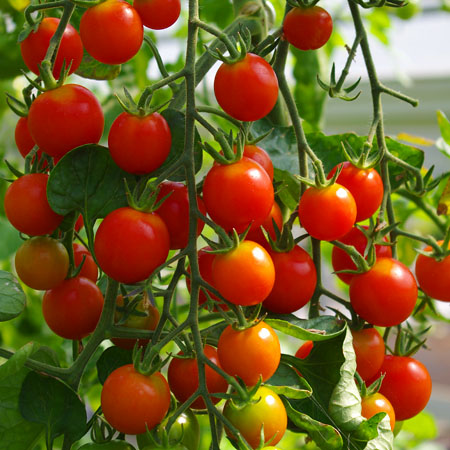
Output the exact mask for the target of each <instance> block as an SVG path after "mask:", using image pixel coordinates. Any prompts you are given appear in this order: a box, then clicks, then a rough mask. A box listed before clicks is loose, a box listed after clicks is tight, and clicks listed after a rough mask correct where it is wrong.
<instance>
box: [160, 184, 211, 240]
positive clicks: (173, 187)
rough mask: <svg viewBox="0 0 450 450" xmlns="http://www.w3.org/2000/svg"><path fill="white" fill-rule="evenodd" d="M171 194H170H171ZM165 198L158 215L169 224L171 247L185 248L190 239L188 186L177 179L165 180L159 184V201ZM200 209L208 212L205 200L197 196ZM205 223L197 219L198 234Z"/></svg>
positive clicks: (204, 212)
mask: <svg viewBox="0 0 450 450" xmlns="http://www.w3.org/2000/svg"><path fill="white" fill-rule="evenodd" d="M169 194H170V195H169ZM167 195H169V197H167V198H166V199H165V200H164V203H163V204H162V205H161V206H160V207H159V208H158V209H157V210H156V212H157V213H158V215H159V216H160V217H161V219H162V220H164V223H165V224H166V225H167V229H168V230H169V235H170V248H171V249H179V248H184V247H186V246H187V244H188V240H189V197H188V190H187V187H186V186H185V185H184V184H183V183H178V182H176V181H164V182H163V183H161V184H160V185H159V192H158V198H157V201H160V200H162V199H163V198H164V197H166V196H167ZM197 205H198V208H199V210H200V211H201V212H202V213H203V214H206V209H205V204H204V203H203V200H202V199H201V198H200V197H199V196H197ZM204 226H205V223H204V222H203V221H201V220H200V219H197V236H199V235H200V233H201V232H202V230H203V227H204Z"/></svg>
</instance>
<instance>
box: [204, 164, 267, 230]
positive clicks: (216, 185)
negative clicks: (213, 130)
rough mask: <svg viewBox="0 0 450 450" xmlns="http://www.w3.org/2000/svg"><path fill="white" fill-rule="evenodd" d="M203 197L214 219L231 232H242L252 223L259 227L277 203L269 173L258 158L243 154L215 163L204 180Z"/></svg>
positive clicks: (207, 209)
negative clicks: (235, 159) (232, 160)
mask: <svg viewBox="0 0 450 450" xmlns="http://www.w3.org/2000/svg"><path fill="white" fill-rule="evenodd" d="M203 200H204V202H205V207H206V211H207V212H208V214H209V215H210V217H211V219H212V220H213V221H214V222H216V223H217V224H219V225H220V226H221V227H223V228H225V230H227V231H231V230H232V229H233V228H235V229H236V231H237V232H238V233H242V232H243V231H245V229H246V228H247V227H248V226H249V225H250V224H251V223H252V224H254V226H259V225H261V224H262V223H263V221H264V220H265V219H266V218H267V216H268V215H269V213H270V210H271V209H272V206H273V202H274V193H273V186H272V183H271V181H270V177H269V175H267V172H266V171H265V170H264V169H263V168H262V167H261V166H260V165H259V164H258V163H256V162H255V161H252V160H251V159H248V158H246V157H243V158H242V159H241V160H240V161H238V162H235V163H232V164H229V165H222V164H215V165H214V166H213V167H212V168H211V169H210V171H209V172H208V173H207V175H206V177H205V180H204V183H203Z"/></svg>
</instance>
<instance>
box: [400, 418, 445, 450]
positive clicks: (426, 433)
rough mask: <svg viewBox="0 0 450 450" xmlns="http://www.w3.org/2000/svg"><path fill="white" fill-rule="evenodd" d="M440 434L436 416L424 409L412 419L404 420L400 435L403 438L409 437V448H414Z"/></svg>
mask: <svg viewBox="0 0 450 450" xmlns="http://www.w3.org/2000/svg"><path fill="white" fill-rule="evenodd" d="M437 436H438V427H437V425H436V420H435V419H434V417H433V416H432V415H431V414H430V413H428V412H426V411H422V412H421V413H419V414H417V416H414V417H413V418H411V419H408V420H405V421H404V422H403V427H402V429H401V432H400V435H399V436H398V438H399V439H400V437H401V438H402V441H403V440H406V439H408V448H414V447H416V446H418V445H419V444H420V443H421V442H423V441H425V440H433V439H436V437H437Z"/></svg>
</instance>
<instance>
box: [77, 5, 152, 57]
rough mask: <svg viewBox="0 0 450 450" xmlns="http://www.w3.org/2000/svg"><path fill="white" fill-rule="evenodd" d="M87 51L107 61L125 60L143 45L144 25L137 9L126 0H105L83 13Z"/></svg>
mask: <svg viewBox="0 0 450 450" xmlns="http://www.w3.org/2000/svg"><path fill="white" fill-rule="evenodd" d="M80 36H81V41H82V42H83V45H84V48H85V49H86V51H87V52H88V53H89V54H90V55H91V56H92V57H93V58H95V59H96V60H97V61H100V62H102V63H104V64H123V63H125V62H127V61H128V60H130V59H131V58H132V57H133V56H134V55H135V54H136V53H137V52H138V51H139V49H140V48H141V45H142V41H143V39H144V27H143V26H142V21H141V18H140V17H139V14H138V13H137V11H136V10H135V9H134V8H133V7H132V6H131V5H130V4H129V3H127V2H126V1H124V0H106V1H105V2H102V3H99V4H98V5H96V6H92V7H91V8H89V9H88V10H87V11H86V12H85V13H84V14H83V16H82V17H81V22H80Z"/></svg>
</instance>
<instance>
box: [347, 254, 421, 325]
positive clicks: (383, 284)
mask: <svg viewBox="0 0 450 450" xmlns="http://www.w3.org/2000/svg"><path fill="white" fill-rule="evenodd" d="M416 300H417V284H416V280H415V279H414V276H413V274H412V273H411V272H410V270H409V269H408V268H407V267H406V266H405V265H404V264H402V263H401V262H400V261H397V260H395V259H392V258H379V259H377V261H376V262H375V264H374V266H373V267H372V268H371V269H370V270H369V271H368V272H366V273H363V274H361V275H355V276H354V277H353V279H352V281H351V283H350V302H351V304H352V306H353V309H354V310H355V311H356V313H357V314H359V315H360V316H361V317H362V318H363V319H364V320H366V321H367V322H369V323H371V324H372V325H376V326H379V327H392V326H394V325H398V324H400V323H402V322H403V321H404V320H406V319H407V318H408V317H409V316H410V315H411V313H412V312H413V310H414V306H415V305H416Z"/></svg>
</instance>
